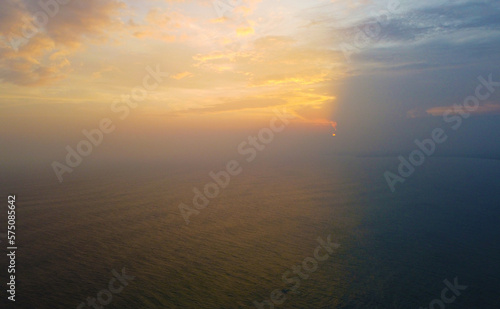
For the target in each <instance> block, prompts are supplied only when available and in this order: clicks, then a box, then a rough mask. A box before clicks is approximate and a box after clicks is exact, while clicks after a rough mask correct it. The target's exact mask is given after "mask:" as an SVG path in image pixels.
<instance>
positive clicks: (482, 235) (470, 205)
mask: <svg viewBox="0 0 500 309" xmlns="http://www.w3.org/2000/svg"><path fill="white" fill-rule="evenodd" d="M397 164H398V161H397V159H396V158H382V157H378V158H370V157H364V158H360V157H348V156H345V157H338V156H326V155H322V156H320V155H318V156H313V157H308V158H295V159H290V160H284V161H265V160H261V161H259V160H256V161H255V162H253V163H251V164H248V165H246V166H244V168H243V171H242V173H241V174H239V175H236V176H233V177H232V178H231V179H230V183H229V184H228V185H227V187H226V188H223V189H221V190H220V194H219V195H218V196H217V197H215V198H213V199H210V201H209V202H210V203H209V205H208V206H206V207H205V208H203V209H196V210H197V211H198V212H197V213H196V214H192V215H191V216H189V221H190V222H189V224H186V222H185V220H184V218H183V216H182V215H181V212H180V210H179V205H180V204H181V203H183V204H185V205H187V206H189V207H191V208H193V207H192V205H193V202H192V199H193V196H194V193H193V191H192V190H193V187H197V188H199V189H202V188H203V187H204V185H205V184H207V183H209V182H210V181H212V180H211V179H210V177H209V175H208V174H209V172H210V171H212V170H214V171H216V170H221V169H222V168H223V165H222V164H221V165H216V166H210V165H192V166H190V165H186V166H184V167H175V166H173V165H171V166H167V165H166V164H161V163H158V164H148V165H147V166H142V165H141V164H130V165H123V164H122V165H119V164H117V165H112V164H110V165H103V166H99V168H94V169H92V168H84V167H81V168H80V169H76V170H75V171H74V172H73V173H72V174H71V175H69V176H68V177H67V179H66V180H65V181H64V182H63V183H59V182H58V181H57V178H56V177H55V176H54V175H52V174H51V175H49V174H48V173H47V175H37V174H29V173H28V174H24V175H16V174H15V173H13V174H12V175H10V176H9V177H8V178H5V179H2V183H1V185H2V192H3V195H4V196H3V197H2V198H3V199H4V203H3V204H5V205H7V195H8V194H15V195H16V207H17V213H16V240H17V245H18V250H17V256H16V268H17V269H16V280H17V283H16V302H15V305H13V304H12V302H8V301H6V298H7V296H8V295H7V293H6V288H5V286H6V285H5V283H6V282H5V283H4V288H3V289H2V290H3V291H2V293H1V295H2V306H3V308H30V309H33V308H41V309H44V308H48V309H52V308H92V307H91V306H89V305H87V303H88V298H89V297H90V298H96V297H98V295H99V297H100V299H101V300H103V301H104V302H105V303H106V305H105V306H103V307H104V308H259V306H260V305H256V304H255V303H254V302H256V303H257V304H262V305H261V308H266V309H267V308H273V307H274V308H342V309H347V308H415V309H416V308H429V307H430V306H431V307H430V308H468V309H473V308H478V309H479V308H481V309H488V308H491V309H493V308H500V305H499V301H500V293H498V290H499V289H500V266H499V265H500V263H499V262H500V241H499V240H500V224H499V222H500V207H499V206H500V203H499V202H500V182H499V181H498V176H500V161H496V160H484V159H473V158H438V157H435V158H428V159H427V161H426V162H425V164H424V165H423V166H421V167H418V168H417V170H416V172H415V173H414V175H412V176H411V177H409V178H408V179H407V180H406V181H405V182H404V183H401V184H398V185H397V187H396V192H394V193H392V192H391V190H390V189H389V187H388V185H387V183H386V181H385V179H384V177H383V173H384V172H385V171H386V170H388V169H389V170H395V168H397ZM2 209H3V210H2V213H1V214H0V220H2V222H7V221H6V220H7V219H6V211H4V210H6V207H3V208H2ZM2 226H5V225H4V223H2ZM2 229H3V228H2ZM328 237H330V239H331V241H332V242H334V243H336V244H338V245H339V246H338V247H336V248H334V249H333V250H331V251H332V252H331V253H329V252H328V250H327V249H325V247H321V242H320V241H319V240H318V239H321V240H323V241H327V239H328ZM1 245H2V247H3V248H5V239H2V243H1ZM318 246H320V247H321V248H320V249H318V250H319V251H318V250H316V248H318ZM330 249H331V248H330ZM4 250H5V249H4ZM4 252H6V251H4ZM318 252H320V254H321V256H322V260H319V259H318V255H317V253H318ZM7 263H8V260H7V257H6V255H5V254H4V255H3V257H2V258H1V259H0V269H1V271H0V274H1V276H0V277H1V278H2V280H3V281H5V280H7V271H6V269H7ZM298 266H300V267H301V273H300V274H299V272H294V269H295V271H296V270H297V267H298ZM306 269H307V271H306ZM122 271H125V272H126V274H127V275H128V278H129V279H128V281H126V285H125V284H123V283H122V282H121V281H119V280H114V284H115V286H116V287H119V286H120V285H121V286H122V289H121V290H120V291H119V292H116V293H115V292H113V293H109V292H107V291H109V290H110V281H111V280H112V279H113V278H116V275H115V273H121V272H122ZM284 276H285V277H287V278H288V279H289V281H288V283H287V282H285V281H284V280H283V277H284ZM132 278H133V279H132ZM122 279H123V278H122ZM454 281H457V282H458V284H459V285H460V287H461V288H459V289H458V290H456V291H453V289H450V287H449V285H447V283H449V284H451V285H454V284H455V285H456V283H455V282H454ZM445 288H448V290H447V292H444V296H445V298H443V289H445ZM103 290H104V292H103ZM99 293H100V294H99ZM110 295H111V299H110V297H109V296H110ZM273 298H274V299H275V301H276V302H275V304H273V305H271V303H272V300H271V299H273ZM445 300H446V301H445ZM82 303H83V305H80V304H82ZM278 303H279V304H278ZM441 304H443V305H444V307H441ZM96 306H99V305H96ZM97 308H99V307H97Z"/></svg>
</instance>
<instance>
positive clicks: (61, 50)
mask: <svg viewBox="0 0 500 309" xmlns="http://www.w3.org/2000/svg"><path fill="white" fill-rule="evenodd" d="M124 7H125V4H124V3H123V2H121V1H117V0H87V1H77V0H74V1H70V2H69V3H68V4H64V5H59V6H58V7H57V9H56V8H55V7H51V8H50V9H49V10H44V9H43V8H42V7H41V6H40V4H39V2H38V1H31V0H29V1H28V0H7V1H1V2H0V55H2V58H1V60H0V81H3V82H7V83H12V84H17V85H23V86H39V85H45V84H48V83H51V82H54V81H57V80H60V79H62V78H64V77H65V75H66V74H67V73H69V72H70V71H71V70H70V69H69V68H68V67H69V66H70V65H71V62H70V61H69V59H68V58H67V57H68V56H69V55H70V54H71V53H72V52H74V51H76V50H77V49H78V48H80V47H81V46H82V44H83V43H84V42H98V41H101V42H102V40H104V39H106V38H107V37H108V31H110V30H116V29H119V27H120V25H121V21H120V19H119V11H120V9H122V8H124ZM37 21H38V22H39V23H37ZM27 34H28V35H27ZM12 43H13V44H12ZM62 55H64V56H62Z"/></svg>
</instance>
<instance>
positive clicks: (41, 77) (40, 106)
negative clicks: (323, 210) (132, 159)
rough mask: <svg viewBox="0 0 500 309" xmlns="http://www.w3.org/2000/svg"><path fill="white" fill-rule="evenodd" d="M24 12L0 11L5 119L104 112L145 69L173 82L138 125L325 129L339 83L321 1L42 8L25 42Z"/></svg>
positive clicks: (6, 7) (111, 0)
mask: <svg viewBox="0 0 500 309" xmlns="http://www.w3.org/2000/svg"><path fill="white" fill-rule="evenodd" d="M48 2H50V1H48ZM61 2H62V1H61ZM26 3H27V2H25V1H16V0H10V1H7V2H2V4H1V5H0V6H2V7H1V8H0V10H1V11H2V12H4V13H3V14H4V18H0V29H1V30H2V33H1V34H2V38H3V40H1V41H0V47H1V49H0V54H1V60H0V76H1V80H2V83H0V96H1V97H0V99H1V104H2V107H3V108H4V109H5V108H7V110H9V108H10V109H12V108H14V109H16V108H17V109H19V107H20V106H29V109H30V110H31V111H37V113H41V114H46V115H47V116H50V114H52V113H56V114H57V115H66V114H65V113H68V114H69V115H67V116H68V117H78V116H77V115H76V114H78V111H82V110H83V111H84V113H93V112H105V111H106V110H110V106H111V105H112V103H113V101H116V100H117V98H120V97H121V96H122V95H129V94H130V92H131V90H132V89H133V88H134V87H136V86H140V85H141V84H142V79H143V77H144V75H145V74H147V71H146V68H147V67H148V66H149V67H151V68H160V70H161V71H162V72H168V73H169V74H170V75H169V77H168V78H166V79H165V80H163V81H162V82H161V83H160V86H159V87H158V88H157V89H155V90H154V91H150V92H149V93H148V97H147V100H144V101H142V102H141V103H140V106H139V107H138V108H136V109H134V113H136V114H138V115H142V116H143V117H146V118H148V117H154V118H155V119H157V118H158V117H165V118H171V117H185V116H189V115H191V116H200V115H209V114H217V115H220V116H221V117H224V116H228V115H229V114H231V116H230V117H235V116H236V117H239V116H241V117H246V118H248V117H250V118H251V117H252V116H258V117H259V115H260V116H261V115H263V114H267V113H269V112H270V111H271V110H272V109H273V108H276V107H287V108H288V110H289V111H290V112H293V113H295V114H296V115H297V116H299V120H302V121H304V122H310V123H323V124H328V122H329V121H330V120H331V119H330V118H331V114H332V109H333V108H334V106H335V94H334V93H333V90H332V86H331V85H332V81H335V80H340V79H341V78H342V76H343V75H344V74H345V69H344V67H345V59H344V58H343V55H342V53H340V52H339V51H338V50H337V51H335V50H333V49H332V48H331V44H332V40H331V39H327V37H328V28H327V27H326V26H325V24H324V23H322V22H321V20H322V18H325V16H326V15H327V13H328V12H326V11H325V9H326V10H331V9H333V7H332V6H331V4H332V3H331V2H330V1H319V0H315V1H258V0H249V1H238V0H234V1H229V2H222V1H220V0H216V1H208V0H207V1H205V0H196V1H191V0H186V1H182V0H177V1H175V0H170V1H161V0H149V1H138V0H130V1H118V0H88V1H69V3H67V4H60V5H58V8H57V9H55V8H54V7H53V6H52V7H50V6H49V7H48V9H47V10H46V12H47V13H52V14H51V15H53V16H49V18H48V20H47V21H46V23H44V24H43V27H36V26H35V27H34V28H35V30H36V33H35V34H34V35H33V36H30V37H28V38H26V33H28V34H29V30H30V29H32V28H33V26H32V25H33V23H30V21H31V22H33V20H34V17H36V16H37V15H36V14H37V12H39V11H41V10H42V9H41V8H40V6H39V5H38V4H36V3H35V2H33V4H32V5H29V4H26ZM337 8H343V9H349V6H348V5H346V3H344V4H342V5H338V6H337ZM42 12H43V10H42ZM340 12H341V11H340ZM0 14H1V13H0ZM47 15H49V14H47ZM47 15H45V16H47ZM5 16H8V18H7V17H5ZM38 16H41V15H38ZM318 21H319V22H318ZM42 22H43V20H42ZM30 25H31V26H32V28H30ZM228 117H229V116H228ZM159 121H161V120H159Z"/></svg>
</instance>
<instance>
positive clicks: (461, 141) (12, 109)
mask: <svg viewBox="0 0 500 309" xmlns="http://www.w3.org/2000/svg"><path fill="white" fill-rule="evenodd" d="M499 13H500V3H498V1H477V0H476V1H471V0H460V1H440V0H433V1H430V0H421V1H407V0H402V1H392V0H391V1H386V0H383V1H382V0H380V1H376V0H359V1H344V0H308V1H299V0H289V1H285V0H230V1H229V0H228V1H222V0H216V1H212V0H141V1H139V0H123V1H122V0H87V1H83V0H59V2H55V0H42V1H31V0H30V1H28V0H6V1H1V2H0V121H1V123H0V142H1V145H2V158H1V162H2V165H9V164H28V162H35V161H36V162H37V163H40V164H46V165H48V164H50V162H52V161H54V160H60V161H62V160H64V156H65V154H66V150H65V147H66V146H67V145H70V146H71V145H72V146H75V145H77V143H78V142H79V141H80V140H81V139H82V138H83V135H82V130H91V129H93V128H97V127H99V123H100V121H101V119H103V118H109V119H111V120H112V121H113V125H114V126H116V130H115V131H113V133H112V134H111V133H110V134H109V135H106V137H105V139H104V142H103V145H101V146H99V149H98V150H96V152H95V154H93V156H96V157H97V158H107V159H110V160H111V159H116V158H120V157H127V156H130V157H137V158H149V159H153V158H164V157H186V156H192V157H193V158H197V157H200V156H201V155H203V156H210V155H213V156H221V155H222V154H224V155H226V154H227V155H230V153H231V151H233V152H234V149H235V148H236V146H237V145H238V143H239V141H241V140H242V139H244V138H246V136H247V135H248V134H251V133H252V132H254V133H255V132H258V130H259V129H261V128H263V127H265V126H266V125H267V124H268V123H269V119H271V118H272V117H273V115H274V110H275V109H279V110H284V109H286V110H287V112H289V113H291V114H293V115H294V116H295V117H296V118H295V119H294V121H293V123H292V125H291V126H290V127H289V128H287V130H286V132H285V133H284V134H282V137H280V138H281V142H280V143H281V144H279V145H278V146H276V147H278V148H279V147H281V148H280V149H282V151H283V153H281V155H283V154H284V153H285V152H286V153H290V152H294V151H295V152H299V153H304V154H305V153H307V152H311V153H325V154H331V153H332V154H334V153H349V154H394V153H400V152H405V151H409V150H411V149H412V147H414V144H413V141H414V140H415V139H417V138H419V139H423V138H428V137H429V136H430V134H431V133H430V132H432V129H433V128H436V127H446V128H449V127H450V123H449V122H446V121H445V120H444V119H443V114H445V113H446V111H448V110H450V108H453V105H454V104H463V101H464V99H465V98H467V97H469V96H471V95H474V94H475V90H476V88H477V86H478V85H479V84H480V81H479V80H478V77H480V76H482V77H483V78H484V79H486V80H488V77H489V75H490V74H491V76H492V77H491V79H492V80H493V81H497V80H498V81H500V68H499V61H498V60H499V53H498V51H499V50H500V49H499V48H500V25H499V24H500V20H499V19H498V16H499ZM148 68H149V69H148ZM148 70H149V71H150V70H156V72H162V73H161V74H163V75H162V76H163V78H162V80H161V82H159V83H158V85H157V87H155V89H154V90H150V91H149V90H148V91H147V97H146V98H145V99H144V100H141V101H140V102H133V103H130V104H133V105H134V107H133V108H129V111H128V113H127V115H126V116H125V114H121V113H119V112H117V110H119V109H120V108H122V110H123V108H124V106H125V105H126V104H127V103H126V98H127V96H131V95H132V94H133V91H134V89H137V88H138V87H139V88H140V87H141V86H142V85H143V80H144V78H145V76H146V75H148V74H149V73H148V72H149V71H148ZM124 97H125V99H124ZM129 99H130V97H129ZM135 103H136V104H135ZM128 106H129V107H130V106H131V105H128ZM470 114H471V115H469V116H467V118H463V124H462V125H461V126H460V127H459V128H458V129H456V130H452V131H450V141H449V142H448V143H447V144H446V145H443V147H442V148H441V150H442V151H443V153H445V154H495V155H498V154H500V146H499V145H497V144H495V143H494V142H493V141H494V140H495V139H498V133H497V132H498V129H500V126H499V124H498V123H499V122H498V115H499V114H500V99H499V96H498V92H493V93H491V95H490V96H489V97H488V99H485V100H481V101H480V103H479V106H478V107H477V108H475V109H474V110H473V111H470ZM454 115H455V116H457V115H459V114H458V112H457V111H456V110H455V111H453V112H452V113H451V114H449V115H448V116H449V117H453V116H454ZM122 116H123V118H125V119H122ZM333 134H335V136H333ZM277 139H278V138H277ZM144 153H148V154H147V155H145V154H144ZM144 156H145V157H144Z"/></svg>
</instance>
